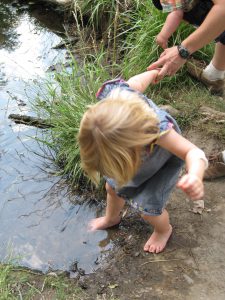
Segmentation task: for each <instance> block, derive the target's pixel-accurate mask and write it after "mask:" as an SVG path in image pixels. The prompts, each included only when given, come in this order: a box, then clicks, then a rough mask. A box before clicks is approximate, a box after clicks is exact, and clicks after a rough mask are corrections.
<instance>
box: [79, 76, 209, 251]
mask: <svg viewBox="0 0 225 300" xmlns="http://www.w3.org/2000/svg"><path fill="white" fill-rule="evenodd" d="M157 74H158V71H157V70H154V71H148V72H145V73H142V74H139V75H136V76H134V77H132V78H130V79H129V80H128V81H127V82H125V81H123V80H121V79H117V80H112V81H108V82H106V83H105V84H104V85H103V86H102V87H101V88H100V90H99V91H98V93H97V98H98V99H100V100H101V101H99V102H98V103H97V104H95V105H93V106H91V107H90V108H89V109H88V110H87V111H86V113H85V114H84V116H83V118H82V121H81V125H80V131H79V136H78V139H79V145H80V155H81V162H82V166H83V169H84V171H85V172H86V174H87V175H88V176H89V177H90V179H91V180H92V181H93V182H94V183H96V184H97V183H98V182H99V178H100V176H101V175H103V176H105V178H106V191H107V206H106V213H105V216H103V217H100V218H96V219H94V220H92V221H91V223H90V229H91V230H98V229H106V228H109V227H111V226H114V225H116V224H118V223H119V222H120V220H121V211H122V209H123V207H124V204H125V201H127V202H129V203H130V204H131V205H132V206H133V207H135V208H136V209H137V210H138V211H139V212H140V213H141V215H142V217H143V218H144V220H145V221H147V222H149V223H150V224H151V225H152V226H153V227H154V232H153V233H152V235H151V236H150V238H149V239H148V241H147V242H146V244H145V246H144V250H145V251H147V252H153V253H159V252H161V251H162V250H163V249H164V247H165V246H166V243H167V241H168V239H169V237H170V235H171V233H172V226H171V225H170V222H169V216H168V212H167V211H166V209H165V205H166V202H167V199H168V197H169V194H170V192H171V190H172V189H173V187H174V186H175V185H176V182H177V179H178V176H179V173H180V170H181V167H182V165H183V160H185V162H186V168H187V174H186V175H184V176H183V177H182V178H181V179H180V180H179V181H178V183H177V186H178V187H179V188H181V189H182V190H183V191H184V192H185V193H186V194H187V195H188V196H189V197H190V198H192V199H193V200H197V199H201V198H202V197H203V194H204V187H203V183H202V178H203V174H204V170H205V168H206V167H207V159H206V157H205V154H204V152H203V151H202V150H200V149H199V148H197V147H196V146H195V145H193V144H192V143H191V142H189V141H188V140H186V139H185V138H184V137H182V136H181V135H180V130H179V127H178V125H177V123H176V121H175V120H174V119H173V118H172V117H171V116H170V115H169V114H168V113H167V112H165V111H163V110H161V109H160V108H159V107H157V106H156V105H155V104H154V103H153V102H152V101H151V100H150V99H148V98H147V97H146V96H144V95H143V94H142V93H141V92H144V91H145V89H146V88H147V87H148V85H149V84H150V83H151V82H155V80H156V77H157Z"/></svg>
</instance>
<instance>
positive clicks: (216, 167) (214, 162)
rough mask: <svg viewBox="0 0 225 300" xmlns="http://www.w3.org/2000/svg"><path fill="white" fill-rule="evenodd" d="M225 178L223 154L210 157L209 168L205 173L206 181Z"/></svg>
mask: <svg viewBox="0 0 225 300" xmlns="http://www.w3.org/2000/svg"><path fill="white" fill-rule="evenodd" d="M223 176H225V163H224V161H223V156H222V152H220V153H218V154H215V155H210V157H209V167H208V169H207V170H206V171H205V174H204V179H206V180H207V179H216V178H219V177H223Z"/></svg>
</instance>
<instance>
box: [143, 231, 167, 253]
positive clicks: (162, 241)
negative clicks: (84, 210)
mask: <svg viewBox="0 0 225 300" xmlns="http://www.w3.org/2000/svg"><path fill="white" fill-rule="evenodd" d="M169 226H170V227H169V230H168V231H166V232H163V233H161V232H156V231H154V232H153V234H152V235H151V236H150V238H149V240H148V241H147V243H146V244H145V246H144V251H147V252H151V253H160V252H162V251H163V249H164V248H165V246H166V244H167V242H168V240H169V238H170V236H171V233H172V226H171V225H169Z"/></svg>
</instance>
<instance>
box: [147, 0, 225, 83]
mask: <svg viewBox="0 0 225 300" xmlns="http://www.w3.org/2000/svg"><path fill="white" fill-rule="evenodd" d="M213 2H214V5H213V7H212V8H211V10H210V12H209V13H208V15H207V17H206V18H205V20H204V22H203V23H202V24H201V26H199V27H198V28H197V29H196V30H195V31H194V32H193V33H192V34H190V35H189V36H188V37H187V38H186V39H185V40H184V41H183V42H182V45H183V46H184V47H185V48H187V49H188V51H189V52H190V53H194V52H195V51H197V50H199V49H201V48H202V47H204V46H205V45H207V44H209V43H210V42H211V41H212V40H213V39H215V38H216V37H217V36H218V35H219V34H221V33H222V32H223V31H224V30H225V0H213ZM185 62H186V60H185V59H183V58H181V57H180V55H179V53H178V49H177V46H174V47H171V48H167V49H166V50H165V51H164V52H163V53H162V54H161V56H160V58H159V59H158V60H157V61H156V62H155V63H153V64H151V65H150V66H149V67H148V68H147V69H148V70H153V69H155V68H159V67H162V68H161V70H160V72H159V75H158V80H160V79H162V78H163V77H164V76H166V75H169V76H171V75H174V74H175V73H176V72H177V71H178V70H179V69H180V68H181V66H182V65H184V64H185Z"/></svg>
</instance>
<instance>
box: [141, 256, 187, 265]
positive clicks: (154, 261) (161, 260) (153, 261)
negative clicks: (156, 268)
mask: <svg viewBox="0 0 225 300" xmlns="http://www.w3.org/2000/svg"><path fill="white" fill-rule="evenodd" d="M172 260H184V258H171V259H157V260H149V261H146V262H145V263H143V264H142V265H141V266H144V265H146V264H149V263H157V262H165V261H172Z"/></svg>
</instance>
